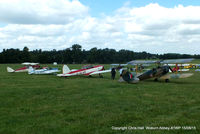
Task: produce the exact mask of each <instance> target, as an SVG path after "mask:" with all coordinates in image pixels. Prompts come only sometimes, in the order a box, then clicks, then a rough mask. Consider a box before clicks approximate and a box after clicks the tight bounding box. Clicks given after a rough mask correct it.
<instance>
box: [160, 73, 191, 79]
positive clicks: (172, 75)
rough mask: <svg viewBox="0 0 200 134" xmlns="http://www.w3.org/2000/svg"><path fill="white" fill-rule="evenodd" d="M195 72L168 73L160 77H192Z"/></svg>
mask: <svg viewBox="0 0 200 134" xmlns="http://www.w3.org/2000/svg"><path fill="white" fill-rule="evenodd" d="M192 75H193V73H182V74H166V75H163V76H162V77H160V79H179V78H188V77H191V76H192Z"/></svg>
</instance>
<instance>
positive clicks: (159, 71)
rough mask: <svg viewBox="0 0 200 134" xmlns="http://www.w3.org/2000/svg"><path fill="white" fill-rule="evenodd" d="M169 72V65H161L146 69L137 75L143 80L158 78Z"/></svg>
mask: <svg viewBox="0 0 200 134" xmlns="http://www.w3.org/2000/svg"><path fill="white" fill-rule="evenodd" d="M168 72H169V66H162V67H157V68H153V69H152V70H149V71H146V72H145V73H143V74H141V75H139V76H138V78H139V79H140V80H145V79H149V78H159V77H161V76H163V75H165V74H167V73H168Z"/></svg>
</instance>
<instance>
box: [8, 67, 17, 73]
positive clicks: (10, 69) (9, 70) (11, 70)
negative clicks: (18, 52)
mask: <svg viewBox="0 0 200 134" xmlns="http://www.w3.org/2000/svg"><path fill="white" fill-rule="evenodd" d="M7 72H9V73H13V72H15V70H14V69H12V68H10V67H7Z"/></svg>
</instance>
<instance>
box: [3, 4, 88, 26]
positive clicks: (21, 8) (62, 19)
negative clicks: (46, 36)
mask: <svg viewBox="0 0 200 134" xmlns="http://www.w3.org/2000/svg"><path fill="white" fill-rule="evenodd" d="M0 12H1V14H0V21H1V22H5V23H14V24H66V23H68V22H72V21H74V20H75V19H77V18H83V17H85V16H86V15H87V14H88V7H86V6H84V5H83V4H81V3H80V2H79V1H78V0H72V1H69V0H1V1H0Z"/></svg>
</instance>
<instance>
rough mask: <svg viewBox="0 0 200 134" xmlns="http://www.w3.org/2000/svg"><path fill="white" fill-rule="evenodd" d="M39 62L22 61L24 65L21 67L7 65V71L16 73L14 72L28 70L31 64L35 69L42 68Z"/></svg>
mask: <svg viewBox="0 0 200 134" xmlns="http://www.w3.org/2000/svg"><path fill="white" fill-rule="evenodd" d="M38 64H39V63H30V62H24V63H22V65H24V67H21V68H19V69H16V70H14V69H12V68H11V67H7V72H9V73H14V72H28V68H29V67H30V66H31V67H33V68H35V69H37V68H40V66H39V65H38Z"/></svg>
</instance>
